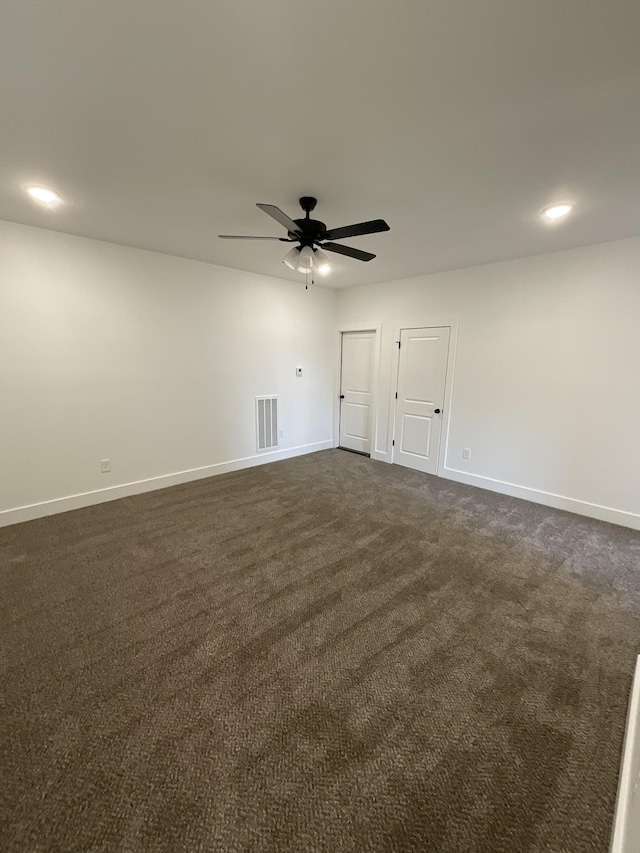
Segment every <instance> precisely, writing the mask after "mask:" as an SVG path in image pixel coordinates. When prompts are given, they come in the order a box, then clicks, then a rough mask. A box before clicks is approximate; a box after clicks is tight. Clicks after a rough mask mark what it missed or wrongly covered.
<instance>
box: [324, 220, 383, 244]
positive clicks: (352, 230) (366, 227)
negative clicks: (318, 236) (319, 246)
mask: <svg viewBox="0 0 640 853" xmlns="http://www.w3.org/2000/svg"><path fill="white" fill-rule="evenodd" d="M390 230H391V229H390V228H389V226H388V225H387V223H386V222H385V221H384V219H370V220H369V221H368V222H358V224H357V225H345V226H344V228H331V229H330V230H329V231H327V240H343V239H344V238H345V237H360V236H362V235H363V234H377V233H378V231H390Z"/></svg>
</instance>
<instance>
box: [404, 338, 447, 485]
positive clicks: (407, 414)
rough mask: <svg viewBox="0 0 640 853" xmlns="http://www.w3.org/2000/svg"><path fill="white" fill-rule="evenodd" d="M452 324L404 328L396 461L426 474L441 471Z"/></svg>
mask: <svg viewBox="0 0 640 853" xmlns="http://www.w3.org/2000/svg"><path fill="white" fill-rule="evenodd" d="M449 331H450V330H449V327H448V326H440V327H438V328H433V329H402V331H401V333H400V360H399V364H398V393H397V400H396V417H395V425H394V436H393V441H394V444H393V461H394V462H397V463H398V464H399V465H405V466H406V467H407V468H415V469H416V470H417V471H424V472H425V473H426V474H436V473H437V470H438V450H439V448H440V433H441V431H442V409H443V404H444V386H445V379H446V375H447V356H448V352H449Z"/></svg>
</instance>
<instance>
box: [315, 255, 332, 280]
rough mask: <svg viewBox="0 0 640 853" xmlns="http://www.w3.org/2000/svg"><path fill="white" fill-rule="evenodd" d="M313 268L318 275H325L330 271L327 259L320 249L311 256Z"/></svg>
mask: <svg viewBox="0 0 640 853" xmlns="http://www.w3.org/2000/svg"><path fill="white" fill-rule="evenodd" d="M313 266H314V267H315V269H316V272H319V273H320V275H327V273H329V272H330V270H331V264H330V263H329V258H328V257H327V256H326V255H325V253H324V252H323V251H321V250H320V249H316V250H315V253H314V255H313Z"/></svg>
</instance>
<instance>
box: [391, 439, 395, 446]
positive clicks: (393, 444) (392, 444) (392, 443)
mask: <svg viewBox="0 0 640 853" xmlns="http://www.w3.org/2000/svg"><path fill="white" fill-rule="evenodd" d="M395 446H396V440H395V438H394V439H393V441H392V442H391V447H395Z"/></svg>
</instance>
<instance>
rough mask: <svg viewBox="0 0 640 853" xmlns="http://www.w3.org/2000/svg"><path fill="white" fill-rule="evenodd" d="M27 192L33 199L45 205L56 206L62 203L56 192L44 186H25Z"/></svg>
mask: <svg viewBox="0 0 640 853" xmlns="http://www.w3.org/2000/svg"><path fill="white" fill-rule="evenodd" d="M27 192H28V193H29V195H30V196H31V198H32V199H33V200H34V201H37V202H38V203H39V204H44V205H45V206H46V207H57V206H58V205H59V204H62V199H61V198H60V196H59V195H58V193H55V192H54V191H53V190H48V189H46V187H27Z"/></svg>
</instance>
